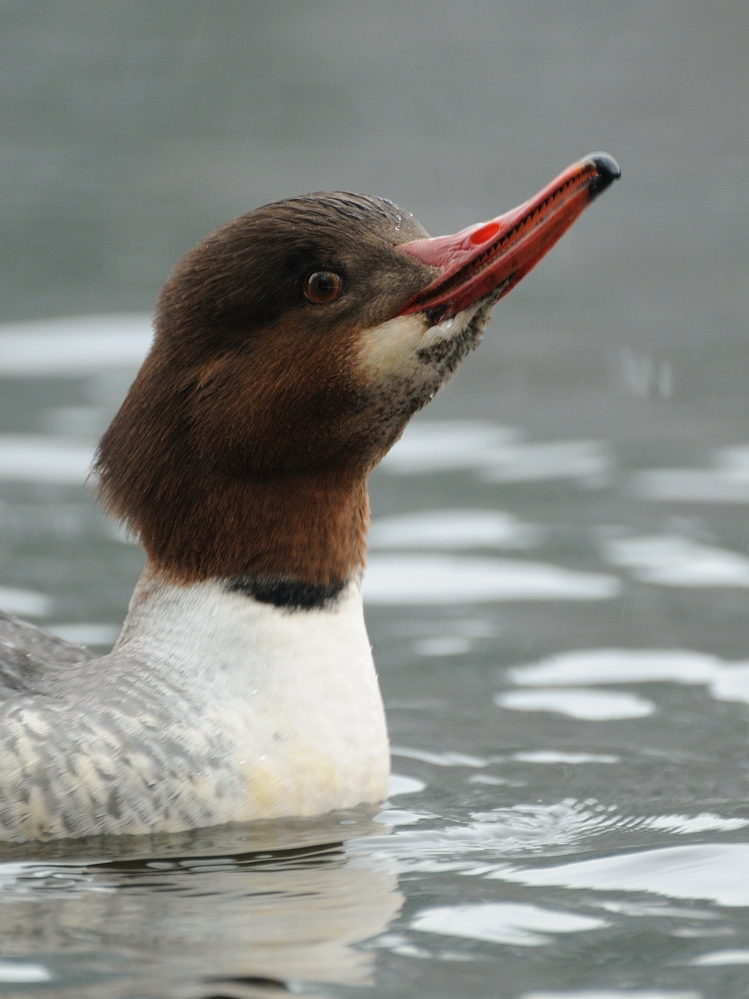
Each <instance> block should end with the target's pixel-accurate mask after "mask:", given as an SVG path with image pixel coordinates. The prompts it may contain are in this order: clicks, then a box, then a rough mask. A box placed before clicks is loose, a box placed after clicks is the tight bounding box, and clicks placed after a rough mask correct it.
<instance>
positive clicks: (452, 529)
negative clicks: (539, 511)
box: [368, 510, 543, 551]
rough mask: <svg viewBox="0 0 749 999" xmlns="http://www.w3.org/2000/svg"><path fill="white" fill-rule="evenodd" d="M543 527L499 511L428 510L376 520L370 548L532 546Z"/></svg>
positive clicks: (536, 542) (440, 548) (371, 529)
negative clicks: (522, 521)
mask: <svg viewBox="0 0 749 999" xmlns="http://www.w3.org/2000/svg"><path fill="white" fill-rule="evenodd" d="M542 533H543V532H542V530H541V529H540V528H538V527H534V526H533V525H530V524H523V523H521V522H520V521H519V520H518V519H517V517H515V515H514V514H512V513H504V512H502V511H500V510H431V511H424V512H419V513H407V514H402V515H400V516H397V517H382V518H380V519H379V520H375V521H374V522H373V523H372V526H371V528H370V530H369V538H368V540H369V546H370V548H431V549H437V550H447V551H449V550H456V549H461V548H464V549H465V548H531V547H533V546H534V545H536V544H538V542H539V541H540V539H541V537H542Z"/></svg>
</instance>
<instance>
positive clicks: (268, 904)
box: [0, 789, 413, 996]
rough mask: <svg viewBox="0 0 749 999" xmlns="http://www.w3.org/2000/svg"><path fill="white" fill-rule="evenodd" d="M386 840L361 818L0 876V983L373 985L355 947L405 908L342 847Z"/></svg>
mask: <svg viewBox="0 0 749 999" xmlns="http://www.w3.org/2000/svg"><path fill="white" fill-rule="evenodd" d="M412 790H413V789H412ZM376 828H377V827H376V826H374V825H373V824H372V822H371V820H370V819H368V818H367V817H366V816H362V815H357V814H356V813H351V814H350V815H348V816H343V817H342V816H337V817H336V818H334V819H330V820H328V821H318V822H317V823H311V824H309V823H308V824H307V825H306V827H305V825H304V824H302V823H296V824H295V823H293V822H292V823H286V824H283V823H276V824H275V825H274V826H266V827H265V828H264V829H263V828H254V827H252V828H250V829H248V830H247V831H244V832H243V831H237V832H233V833H232V832H222V831H215V832H208V833H201V834H198V835H195V836H186V837H185V836H183V837H162V838H160V840H159V841H158V842H156V841H154V842H153V843H152V844H151V848H152V850H153V853H152V854H151V855H149V854H143V853H141V851H142V850H143V844H138V843H137V841H130V842H129V843H128V844H127V846H126V847H125V852H124V855H122V851H121V850H119V849H118V847H119V846H120V845H119V844H114V843H110V848H109V851H108V853H107V854H105V855H102V856H99V857H97V856H96V852H97V847H96V846H95V845H91V846H89V847H88V851H87V852H88V855H86V852H84V851H86V848H85V847H81V846H79V847H78V851H77V852H78V853H79V854H82V857H81V859H80V860H78V861H75V860H65V861H63V862H60V861H56V860H54V859H49V860H47V861H45V860H43V859H41V858H39V857H37V858H36V859H34V860H21V861H6V862H5V863H0V893H1V897H2V900H3V905H2V906H0V935H1V936H2V940H3V953H4V955H5V956H6V957H7V958H13V959H14V960H13V962H12V963H9V964H8V965H7V967H6V966H5V965H4V964H0V982H1V981H16V982H22V981H23V982H40V981H45V980H51V981H54V982H55V983H56V984H57V985H58V987H59V988H60V989H61V991H60V994H64V995H67V994H68V991H67V990H70V994H71V995H73V994H75V989H80V991H79V992H78V994H79V995H87V996H88V995H90V996H109V995H112V996H114V995H121V994H122V992H121V990H122V989H123V988H129V989H138V988H143V985H140V986H139V984H138V983H139V982H147V983H148V985H147V987H148V988H149V989H153V990H157V991H158V994H159V995H170V996H171V995H184V994H186V990H189V989H190V988H194V985H195V984H196V983H199V982H201V981H203V982H207V981H209V980H211V979H213V980H215V981H217V982H218V981H222V980H225V981H227V982H228V981H231V980H232V979H237V980H240V979H246V980H249V981H251V980H268V982H269V983H271V984H272V983H273V982H276V983H277V984H279V985H293V983H294V982H301V981H306V982H328V983H339V984H343V983H345V984H349V985H354V984H356V985H364V984H367V983H368V982H370V981H371V975H372V969H373V961H374V956H373V954H372V953H371V952H368V951H365V950H361V949H358V948H357V947H356V946H355V944H357V943H359V942H360V941H363V940H366V939H368V938H370V937H373V936H375V935H377V934H379V933H381V932H382V931H384V930H385V929H386V927H387V926H388V925H389V924H390V922H391V921H392V920H393V919H394V918H395V917H396V916H397V914H398V912H399V910H400V908H401V905H402V903H403V896H402V894H401V892H400V891H399V890H398V882H397V876H396V871H395V865H394V863H393V862H392V861H391V860H389V859H388V858H373V857H369V856H368V855H367V854H366V852H361V853H358V854H357V855H356V856H351V855H350V854H349V852H348V850H347V847H346V845H345V843H343V842H342V841H341V840H342V836H343V835H345V836H347V837H350V836H352V835H357V834H358V835H361V834H363V833H365V832H367V831H369V832H371V831H372V830H373V829H376ZM128 847H129V851H131V852H132V856H131V857H128V855H127V853H128ZM98 850H99V851H101V847H98ZM58 852H63V851H58ZM118 853H120V854H121V855H120V856H119V857H118V856H117V854H118ZM104 953H106V954H107V955H108V956H107V959H106V961H105V962H103V961H102V956H101V955H102V954H104ZM32 956H33V957H34V958H36V959H39V958H42V957H43V962H41V961H38V962H37V963H35V964H31V963H29V962H28V961H27V960H24V959H26V958H30V957H32ZM113 972H114V973H115V974H116V979H117V980H116V982H109V981H108V979H110V977H111V975H112V973H113ZM13 975H15V977H9V976H13ZM24 976H25V977H24ZM86 981H89V982H90V984H88V985H85V984H80V983H82V982H86ZM76 982H77V983H78V984H76ZM127 983H129V984H127ZM191 983H193V984H192V985H191ZM128 994H129V993H128Z"/></svg>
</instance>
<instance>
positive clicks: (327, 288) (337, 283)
mask: <svg viewBox="0 0 749 999" xmlns="http://www.w3.org/2000/svg"><path fill="white" fill-rule="evenodd" d="M304 294H305V296H306V297H307V298H308V299H309V300H310V302H314V303H315V305H326V304H327V303H328V302H335V300H336V299H337V298H338V296H339V295H340V294H341V279H340V277H339V275H338V274H334V273H333V272H332V271H315V273H314V274H310V276H309V277H308V278H307V280H306V281H305V282H304Z"/></svg>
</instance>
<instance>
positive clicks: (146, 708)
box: [0, 154, 620, 841]
mask: <svg viewBox="0 0 749 999" xmlns="http://www.w3.org/2000/svg"><path fill="white" fill-rule="evenodd" d="M619 175H620V171H619V167H618V166H617V164H616V163H615V162H614V160H613V159H611V157H609V156H607V155H605V154H594V155H592V156H589V157H587V158H586V159H584V160H582V161H580V162H579V163H576V164H573V165H572V166H570V167H569V168H568V169H567V170H565V171H564V173H562V174H561V175H560V176H559V177H557V178H556V180H554V181H553V182H552V183H551V184H549V185H548V186H547V187H545V188H544V189H543V190H542V191H541V192H540V193H539V194H537V195H536V196H535V197H534V198H532V199H531V200H530V201H527V202H525V203H524V204H522V205H521V206H520V207H518V208H516V209H514V210H513V211H511V212H508V213H507V214H505V215H501V216H499V217H497V218H494V219H491V220H490V221H488V222H483V223H481V224H479V225H474V226H471V227H469V228H467V229H464V230H462V231H461V232H459V233H457V234H455V235H451V236H440V237H437V238H430V237H429V236H428V234H427V233H426V232H425V230H424V229H423V228H422V227H421V226H420V225H419V224H418V222H416V220H415V219H414V218H413V216H411V215H409V214H408V213H407V212H403V211H401V210H400V209H399V208H398V207H397V206H396V205H394V204H393V203H392V202H390V201H386V200H383V199H381V198H375V197H367V196H363V195H356V194H347V193H342V192H333V193H326V194H311V195H306V196H303V197H298V198H291V199H289V200H287V201H280V202H278V203H276V204H272V205H267V206H265V207H264V208H259V209H257V210H256V211H253V212H250V213H249V214H247V215H243V216H242V217H240V218H238V219H235V220H234V221H232V222H229V223H227V224H226V225H224V226H222V227H221V228H219V229H218V230H217V231H216V232H214V233H213V234H212V235H210V236H208V237H207V238H206V239H204V240H203V241H202V242H200V243H199V244H198V245H197V246H196V247H195V248H194V249H192V250H191V251H190V252H189V253H187V254H186V255H185V256H184V257H183V258H182V260H181V261H180V262H179V263H178V264H177V266H176V268H175V270H174V271H173V272H172V274H171V276H170V277H169V279H168V280H167V282H166V285H165V286H164V289H163V291H162V293H161V297H160V300H159V304H158V308H157V313H156V320H155V330H156V332H155V338H154V341H153V345H152V348H151V351H150V353H149V355H148V357H147V358H146V360H145V362H144V364H143V366H142V368H141V370H140V372H139V374H138V376H137V378H136V379H135V382H134V384H133V386H132V388H131V389H130V391H129V393H128V395H127V398H126V399H125V401H124V403H123V405H122V408H121V409H120V411H119V412H118V414H117V416H116V417H115V418H114V421H113V422H112V424H111V426H110V427H109V429H108V430H107V432H106V433H105V435H104V437H103V438H102V440H101V442H100V445H99V450H98V454H97V459H96V464H95V470H96V473H97V475H98V481H99V488H100V492H101V496H102V497H103V501H104V504H105V506H106V508H107V509H108V510H109V512H110V513H112V514H113V515H114V516H115V517H117V518H119V519H120V520H122V521H123V522H124V523H125V524H126V525H127V526H128V528H129V529H130V530H131V531H132V532H134V533H135V534H136V535H137V536H138V537H139V539H140V541H141V543H142V545H143V547H144V548H145V550H146V553H147V555H148V562H147V565H146V567H145V569H144V571H143V575H142V576H141V579H140V580H139V582H138V584H137V586H136V589H135V592H134V594H133V597H132V600H131V602H130V607H129V610H128V614H127V618H126V620H125V623H124V625H123V628H122V633H121V635H120V637H119V639H118V641H117V643H116V644H115V646H114V648H113V649H112V651H111V653H109V655H106V656H103V657H101V658H96V659H93V658H90V657H89V656H88V654H87V653H85V652H84V651H82V650H80V649H76V648H74V647H72V646H68V645H67V644H66V643H64V642H61V641H60V640H58V639H54V638H52V637H50V636H47V635H45V634H44V633H43V632H40V631H39V629H36V628H34V627H33V626H32V625H29V624H25V623H24V622H20V621H17V620H15V619H10V618H3V620H2V621H0V684H1V685H2V686H3V687H4V688H5V690H4V693H5V695H6V699H5V700H4V701H3V702H2V704H1V705H0V839H1V840H6V841H7V840H10V841H27V840H48V839H58V838H65V837H80V836H87V835H92V834H137V833H152V832H157V831H159V832H176V831H180V830H185V829H189V828H195V827H199V826H210V825H219V824H223V823H228V822H246V821H249V820H253V819H260V818H274V817H281V816H311V815H317V814H321V813H324V812H328V811H331V810H335V809H344V808H350V807H353V806H355V805H359V804H361V803H365V802H371V803H375V802H379V801H382V800H383V799H384V798H385V797H386V793H387V784H388V776H389V769H390V763H389V749H388V736H387V728H386V723H385V714H384V709H383V704H382V699H381V696H380V692H379V688H378V682H377V675H376V672H375V667H374V663H373V660H372V655H371V649H370V645H369V641H368V638H367V633H366V630H365V625H364V616H363V610H362V597H361V588H360V580H361V576H362V572H363V569H364V563H365V553H366V533H367V526H368V518H369V508H368V497H367V476H368V475H369V473H370V472H371V471H372V469H373V468H374V467H375V466H376V465H377V463H378V462H379V461H380V459H381V458H382V457H383V455H384V454H385V453H386V452H387V451H388V449H389V448H390V447H391V446H392V445H393V444H394V443H395V441H396V440H397V439H398V437H399V436H400V435H401V433H402V432H403V429H404V427H405V425H406V423H407V422H408V420H409V419H410V418H411V416H413V414H414V413H415V412H416V411H417V410H419V409H421V408H422V407H423V406H424V405H426V403H428V402H429V400H430V399H432V398H433V396H434V394H435V393H436V392H437V390H438V389H439V388H440V386H441V385H443V384H444V383H445V381H446V380H447V379H448V378H449V377H450V376H451V375H452V373H453V372H454V370H455V369H456V367H457V366H458V364H459V363H460V361H461V360H462V359H463V358H464V357H465V356H466V354H467V353H468V352H469V351H470V350H472V349H473V348H474V347H475V346H476V345H477V344H478V342H479V340H480V339H481V336H482V334H483V332H484V330H485V328H486V326H487V323H488V321H489V314H490V311H491V309H492V306H493V305H494V304H495V303H496V302H497V301H499V299H500V298H502V297H503V296H504V295H506V294H507V292H509V291H510V289H511V288H512V287H514V285H516V284H517V283H518V281H519V280H520V279H521V278H522V277H523V276H524V275H525V274H527V273H528V271H530V270H531V268H532V267H533V266H534V265H535V264H536V263H537V262H538V261H539V260H540V259H541V257H543V256H544V254H545V253H546V252H547V251H548V250H549V249H550V248H551V246H552V245H553V244H554V243H555V242H556V241H557V239H559V237H560V236H561V235H562V233H563V232H564V231H565V230H566V229H567V228H568V227H569V226H570V225H571V224H572V222H573V221H574V220H575V219H576V218H577V217H578V215H579V214H580V213H581V212H582V211H583V209H584V208H585V207H586V205H588V204H589V203H590V202H591V201H592V200H593V199H594V198H595V197H596V195H598V194H599V193H600V192H601V191H603V190H605V189H606V188H607V187H608V186H609V185H610V184H611V183H612V182H613V181H614V180H615V179H616V178H617V177H619Z"/></svg>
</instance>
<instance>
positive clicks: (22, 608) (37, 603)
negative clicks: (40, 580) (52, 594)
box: [0, 586, 52, 617]
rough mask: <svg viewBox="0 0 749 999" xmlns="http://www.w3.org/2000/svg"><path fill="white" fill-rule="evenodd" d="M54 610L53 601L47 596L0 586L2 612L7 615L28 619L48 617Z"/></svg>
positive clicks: (32, 591)
mask: <svg viewBox="0 0 749 999" xmlns="http://www.w3.org/2000/svg"><path fill="white" fill-rule="evenodd" d="M51 609H52V601H51V600H50V598H49V597H48V596H46V594H44V593H37V592H36V591H35V590H17V589H15V587H10V586H0V610H1V611H4V612H5V613H6V614H21V615H24V616H26V617H46V616H47V614H49V612H50V611H51Z"/></svg>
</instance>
